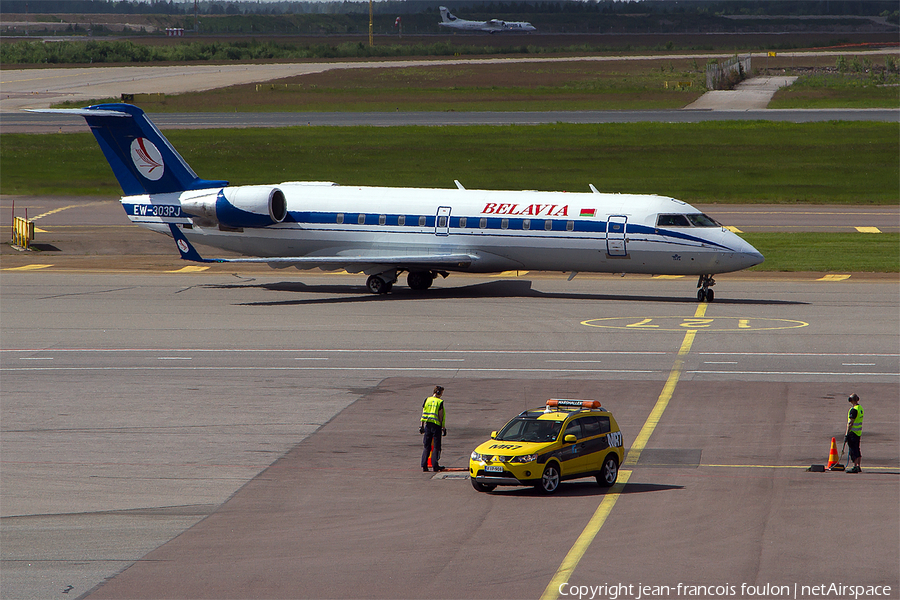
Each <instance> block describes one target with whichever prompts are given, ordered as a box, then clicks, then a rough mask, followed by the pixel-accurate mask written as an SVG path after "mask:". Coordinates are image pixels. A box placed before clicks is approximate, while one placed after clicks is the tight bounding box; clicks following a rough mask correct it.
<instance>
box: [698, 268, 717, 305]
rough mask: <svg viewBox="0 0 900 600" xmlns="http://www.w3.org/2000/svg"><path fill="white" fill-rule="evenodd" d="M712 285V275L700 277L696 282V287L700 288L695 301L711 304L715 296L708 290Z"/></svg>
mask: <svg viewBox="0 0 900 600" xmlns="http://www.w3.org/2000/svg"><path fill="white" fill-rule="evenodd" d="M714 285H716V280H715V279H713V277H712V275H701V276H700V281H698V282H697V287H698V288H700V289H698V290H697V301H698V302H712V301H713V298H715V297H716V295H715V294H714V293H713V291H712V290H711V289H709V288H711V287H712V286H714Z"/></svg>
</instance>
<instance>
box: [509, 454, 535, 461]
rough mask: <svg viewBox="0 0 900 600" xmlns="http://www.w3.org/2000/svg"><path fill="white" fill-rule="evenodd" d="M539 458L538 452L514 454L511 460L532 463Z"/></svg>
mask: <svg viewBox="0 0 900 600" xmlns="http://www.w3.org/2000/svg"><path fill="white" fill-rule="evenodd" d="M536 460H537V454H525V455H523V456H513V457H512V459H511V460H510V461H509V462H514V463H530V462H534V461H536Z"/></svg>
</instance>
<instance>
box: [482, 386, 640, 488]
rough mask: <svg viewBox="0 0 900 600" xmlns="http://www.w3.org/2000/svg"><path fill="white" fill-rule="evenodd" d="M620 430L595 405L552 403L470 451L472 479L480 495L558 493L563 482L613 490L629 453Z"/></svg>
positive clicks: (588, 402)
mask: <svg viewBox="0 0 900 600" xmlns="http://www.w3.org/2000/svg"><path fill="white" fill-rule="evenodd" d="M623 445H624V440H623V439H622V432H621V431H620V430H619V425H618V423H616V420H615V419H614V418H613V416H612V414H610V412H609V411H607V410H606V409H604V408H602V407H601V406H600V402H598V401H596V400H593V401H591V400H559V399H551V400H548V401H547V405H546V406H543V407H541V408H535V409H531V410H526V411H524V412H522V413H520V414H518V415H517V416H516V417H514V418H513V419H512V420H511V421H510V422H509V423H507V424H506V425H504V426H503V429H501V430H500V431H494V432H492V433H491V439H490V441H487V442H485V443H483V444H481V445H480V446H478V447H477V448H475V451H474V452H472V456H471V457H470V459H469V477H470V479H471V481H472V487H474V488H475V489H476V490H478V491H479V492H490V491H493V490H494V488H496V487H497V486H498V485H529V486H534V487H536V488H537V489H538V490H539V491H541V492H543V493H545V494H552V493H554V492H555V491H556V490H557V488H559V483H560V481H563V480H566V479H578V478H580V477H596V478H597V483H599V484H600V485H601V486H603V487H609V486H611V485H613V484H614V483H615V482H616V479H617V478H618V476H619V465H620V464H622V459H623V457H624V454H625V451H624V450H623Z"/></svg>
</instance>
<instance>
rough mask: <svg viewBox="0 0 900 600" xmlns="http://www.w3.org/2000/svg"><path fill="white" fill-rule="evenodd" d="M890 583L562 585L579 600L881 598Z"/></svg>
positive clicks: (561, 592)
mask: <svg viewBox="0 0 900 600" xmlns="http://www.w3.org/2000/svg"><path fill="white" fill-rule="evenodd" d="M891 589H892V588H891V587H890V586H888V585H845V584H843V583H819V584H813V585H805V584H799V583H795V584H793V585H772V584H770V583H766V584H762V585H751V584H747V583H742V584H740V585H737V584H731V583H725V584H721V585H687V584H684V583H679V584H678V585H643V584H640V583H638V584H637V585H635V584H633V583H628V584H625V583H617V584H603V585H570V584H568V583H563V584H561V585H560V586H559V590H558V591H559V596H560V598H566V599H567V600H568V599H569V598H577V600H626V599H627V600H644V599H645V598H646V599H649V598H727V597H732V598H765V599H767V600H768V599H772V598H775V599H777V598H792V599H794V600H797V599H798V598H841V599H844V598H853V600H858V599H859V598H878V597H887V596H890V595H891Z"/></svg>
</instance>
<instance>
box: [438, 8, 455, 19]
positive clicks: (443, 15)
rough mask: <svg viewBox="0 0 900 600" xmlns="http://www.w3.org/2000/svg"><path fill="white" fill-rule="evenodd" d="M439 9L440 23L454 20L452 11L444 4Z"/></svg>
mask: <svg viewBox="0 0 900 600" xmlns="http://www.w3.org/2000/svg"><path fill="white" fill-rule="evenodd" d="M440 11H441V22H442V23H452V22H453V21H455V20H456V17H455V16H453V13H451V12H450V11H449V10H448V9H447V7H446V6H441V7H440Z"/></svg>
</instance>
